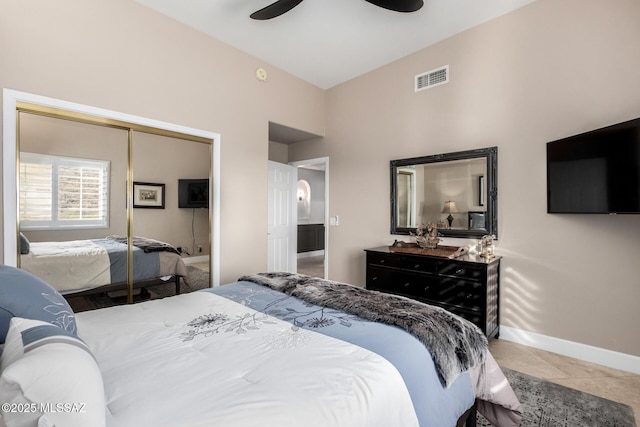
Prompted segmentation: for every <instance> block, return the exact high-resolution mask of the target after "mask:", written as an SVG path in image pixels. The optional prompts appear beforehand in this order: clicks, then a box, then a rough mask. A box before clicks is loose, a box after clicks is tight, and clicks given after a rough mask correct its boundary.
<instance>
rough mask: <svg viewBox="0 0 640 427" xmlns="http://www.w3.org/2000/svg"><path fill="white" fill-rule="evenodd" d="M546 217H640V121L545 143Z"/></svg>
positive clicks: (619, 124) (639, 119)
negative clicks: (566, 214)
mask: <svg viewBox="0 0 640 427" xmlns="http://www.w3.org/2000/svg"><path fill="white" fill-rule="evenodd" d="M547 212H548V213H593V214H618V213H620V214H628V213H629V214H630V213H633V214H637V213H640V118H638V119H635V120H630V121H628V122H623V123H618V124H616V125H612V126H607V127H604V128H601V129H597V130H593V131H590V132H586V133H582V134H579V135H574V136H571V137H568V138H564V139H560V140H558V141H553V142H549V143H547Z"/></svg>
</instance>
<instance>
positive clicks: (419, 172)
mask: <svg viewBox="0 0 640 427" xmlns="http://www.w3.org/2000/svg"><path fill="white" fill-rule="evenodd" d="M390 167H391V234H409V232H410V231H415V229H416V228H417V227H418V226H420V225H421V224H426V223H428V222H433V223H435V224H436V225H437V227H438V231H439V233H440V234H441V235H442V236H445V237H464V238H479V237H482V236H484V235H487V234H489V235H493V236H494V238H497V236H498V215H497V206H498V189H497V176H498V148H497V147H489V148H481V149H477V150H468V151H459V152H454V153H446V154H437V155H431V156H423V157H413V158H409V159H398V160H392V161H391V162H390Z"/></svg>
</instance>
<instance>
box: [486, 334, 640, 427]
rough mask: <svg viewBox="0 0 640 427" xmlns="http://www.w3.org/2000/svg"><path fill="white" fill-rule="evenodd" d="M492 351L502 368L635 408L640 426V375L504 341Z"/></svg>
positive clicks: (491, 346) (493, 345)
mask: <svg viewBox="0 0 640 427" xmlns="http://www.w3.org/2000/svg"><path fill="white" fill-rule="evenodd" d="M489 350H490V351H491V354H493V357H494V358H495V359H496V361H497V362H498V364H499V365H500V366H502V367H505V368H509V369H513V370H514V371H518V372H522V373H524V374H527V375H531V376H533V377H537V378H542V379H544V380H547V381H550V382H554V383H557V384H561V385H563V386H565V387H570V388H573V389H576V390H580V391H583V392H585V393H590V394H593V395H596V396H600V397H603V398H605V399H609V400H613V401H615V402H620V403H624V404H626V405H629V406H631V408H633V412H634V416H635V419H636V425H637V426H638V427H640V375H636V374H632V373H630V372H625V371H619V370H617V369H612V368H607V367H605V366H600V365H596V364H593V363H589V362H583V361H581V360H577V359H573V358H570V357H565V356H561V355H559V354H555V353H550V352H548V351H544V350H539V349H536V348H533V347H528V346H525V345H521V344H516V343H513V342H510V341H505V340H502V339H497V340H491V342H490V343H489Z"/></svg>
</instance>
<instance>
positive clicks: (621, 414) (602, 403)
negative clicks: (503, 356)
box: [477, 368, 636, 427]
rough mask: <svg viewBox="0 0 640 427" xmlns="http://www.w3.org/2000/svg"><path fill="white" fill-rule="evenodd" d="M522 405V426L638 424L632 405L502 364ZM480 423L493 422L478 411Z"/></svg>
mask: <svg viewBox="0 0 640 427" xmlns="http://www.w3.org/2000/svg"><path fill="white" fill-rule="evenodd" d="M502 370H503V372H504V374H505V376H506V377H507V379H508V380H509V382H510V383H511V387H513V390H514V391H515V393H516V395H517V396H518V399H519V400H520V403H522V407H523V409H524V421H523V423H522V427H636V422H635V419H634V416H633V410H632V409H631V407H629V406H628V405H624V404H622V403H617V402H613V401H611V400H607V399H603V398H601V397H598V396H594V395H591V394H588V393H583V392H581V391H578V390H574V389H571V388H568V387H564V386H561V385H559V384H554V383H551V382H548V381H544V380H541V379H539V378H535V377H532V376H529V375H525V374H523V373H520V372H516V371H512V370H510V369H506V368H502ZM477 425H478V426H483V427H484V426H491V424H489V423H488V422H487V420H486V419H485V418H484V417H482V415H480V414H478V417H477Z"/></svg>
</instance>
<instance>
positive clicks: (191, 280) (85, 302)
mask: <svg viewBox="0 0 640 427" xmlns="http://www.w3.org/2000/svg"><path fill="white" fill-rule="evenodd" d="M208 270H209V266H208V264H207V263H202V264H191V265H187V277H185V278H183V279H181V280H180V293H181V294H186V293H189V292H194V291H197V290H200V289H204V288H207V287H208V286H209V271H208ZM175 289H176V287H175V283H174V282H173V281H169V282H167V283H166V284H163V285H156V286H152V287H149V288H141V289H136V290H135V292H134V296H133V302H134V303H137V302H143V301H148V300H152V299H159V298H164V297H169V296H173V295H175ZM65 298H66V299H67V301H68V302H69V305H70V306H71V308H72V309H73V311H74V312H76V313H79V312H81V311H87V310H96V309H99V308H106V307H112V306H114V305H122V304H126V303H127V294H126V292H108V293H99V294H95V295H87V296H78V297H74V296H71V295H66V296H65Z"/></svg>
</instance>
